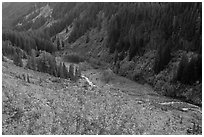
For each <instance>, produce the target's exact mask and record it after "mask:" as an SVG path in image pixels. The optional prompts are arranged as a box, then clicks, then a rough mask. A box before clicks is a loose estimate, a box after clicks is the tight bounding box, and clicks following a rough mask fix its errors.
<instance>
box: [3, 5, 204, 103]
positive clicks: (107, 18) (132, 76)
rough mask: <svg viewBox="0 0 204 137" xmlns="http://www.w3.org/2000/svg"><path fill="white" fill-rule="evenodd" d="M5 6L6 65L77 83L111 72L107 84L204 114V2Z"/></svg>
mask: <svg viewBox="0 0 204 137" xmlns="http://www.w3.org/2000/svg"><path fill="white" fill-rule="evenodd" d="M2 6H3V7H2V24H3V30H2V53H3V59H4V57H6V58H9V59H11V60H13V63H14V64H15V65H17V66H20V67H24V68H26V69H31V70H34V71H39V72H43V73H48V74H50V75H52V76H54V77H59V78H62V79H70V80H72V81H74V82H76V81H78V80H79V79H80V78H82V77H81V73H82V72H83V71H86V68H89V67H87V64H88V66H91V68H93V69H96V70H101V69H102V70H105V72H104V73H103V78H102V81H103V82H105V83H111V81H113V78H112V77H113V75H117V76H122V77H125V78H128V79H129V80H131V81H134V82H136V83H139V84H142V85H148V86H151V87H152V88H153V90H154V91H155V92H156V93H157V94H158V95H161V96H165V97H169V98H171V99H178V100H180V101H185V102H188V103H191V104H194V105H197V106H199V107H201V106H202V3H201V2H170V3H168V2H106V3H103V2H97V3H95V2H78V3H77V2H42V3H41V2H33V3H5V2H4V3H3V4H2ZM25 62H26V63H25ZM67 63H68V64H71V65H69V67H68V69H67V67H66V65H67ZM76 66H77V67H76ZM106 69H107V71H106ZM109 74H111V75H109Z"/></svg>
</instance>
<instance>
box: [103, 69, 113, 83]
mask: <svg viewBox="0 0 204 137" xmlns="http://www.w3.org/2000/svg"><path fill="white" fill-rule="evenodd" d="M101 80H102V81H104V82H105V83H109V82H110V81H111V80H113V72H112V70H111V69H107V70H105V71H104V72H103V73H102V76H101Z"/></svg>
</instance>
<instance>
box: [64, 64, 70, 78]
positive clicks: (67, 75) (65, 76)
mask: <svg viewBox="0 0 204 137" xmlns="http://www.w3.org/2000/svg"><path fill="white" fill-rule="evenodd" d="M63 73H64V78H66V79H67V78H69V74H68V71H67V67H66V66H65V64H64V63H63Z"/></svg>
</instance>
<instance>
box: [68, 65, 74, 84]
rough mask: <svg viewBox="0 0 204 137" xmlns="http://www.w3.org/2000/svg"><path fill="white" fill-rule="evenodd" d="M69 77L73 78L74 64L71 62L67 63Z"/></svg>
mask: <svg viewBox="0 0 204 137" xmlns="http://www.w3.org/2000/svg"><path fill="white" fill-rule="evenodd" d="M69 77H70V79H71V80H74V65H73V64H70V65H69Z"/></svg>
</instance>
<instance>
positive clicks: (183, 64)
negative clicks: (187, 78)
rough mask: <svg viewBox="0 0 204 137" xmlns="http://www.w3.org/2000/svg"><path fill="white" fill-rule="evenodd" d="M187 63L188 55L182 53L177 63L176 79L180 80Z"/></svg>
mask: <svg viewBox="0 0 204 137" xmlns="http://www.w3.org/2000/svg"><path fill="white" fill-rule="evenodd" d="M187 64H188V57H187V56H186V54H184V55H183V56H182V58H181V61H180V63H179V65H178V70H177V78H176V79H177V80H178V81H181V79H182V77H183V70H184V68H185V67H186V66H187Z"/></svg>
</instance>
